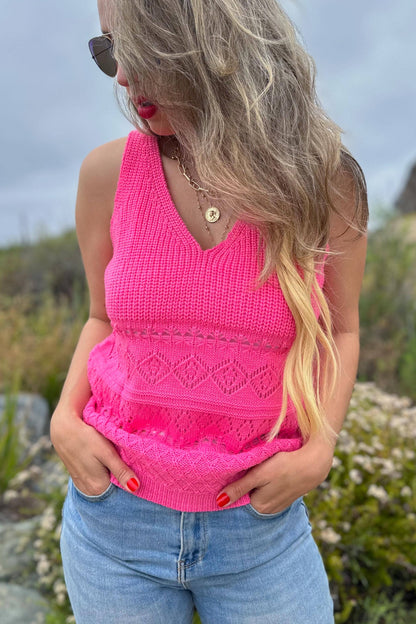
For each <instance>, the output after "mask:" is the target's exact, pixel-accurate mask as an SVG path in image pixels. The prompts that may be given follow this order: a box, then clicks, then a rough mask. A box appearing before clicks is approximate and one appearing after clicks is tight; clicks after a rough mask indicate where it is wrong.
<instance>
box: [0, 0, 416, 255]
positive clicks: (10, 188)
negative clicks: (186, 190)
mask: <svg viewBox="0 0 416 624" xmlns="http://www.w3.org/2000/svg"><path fill="white" fill-rule="evenodd" d="M3 4H4V6H2V26H3V28H2V49H3V54H4V57H5V60H4V63H3V65H2V78H3V85H5V89H4V90H3V91H5V93H4V94H3V97H2V99H1V101H0V106H1V111H0V113H1V119H2V131H1V132H2V153H1V156H0V158H1V162H0V244H4V242H5V241H6V239H7V240H11V239H13V238H19V237H20V236H21V233H20V230H19V227H20V229H21V226H19V219H18V218H17V216H16V215H18V214H23V215H26V216H24V217H22V218H21V220H23V221H24V220H25V219H26V222H27V223H30V224H32V222H33V223H35V222H38V221H39V220H42V219H43V218H44V216H45V215H46V214H47V215H48V219H47V223H48V224H52V223H55V222H56V224H57V226H58V224H61V223H63V221H65V219H66V218H67V215H71V216H70V217H68V221H67V223H68V225H69V224H71V223H73V221H72V215H73V210H74V204H75V186H76V179H77V176H78V171H79V167H80V164H81V161H82V159H83V158H84V156H85V155H86V154H87V153H88V152H89V151H90V150H91V149H93V148H94V147H95V146H96V145H99V144H100V143H104V142H106V141H108V140H111V139H113V138H116V137H117V136H122V135H124V134H126V133H127V132H128V131H129V130H130V129H131V127H130V125H129V124H128V122H127V121H125V120H124V118H123V117H122V115H121V113H120V112H119V110H118V107H117V105H116V103H115V99H114V97H113V87H112V81H111V79H109V78H107V77H106V76H104V75H103V74H101V73H100V72H99V71H98V70H97V68H96V67H95V65H94V62H93V61H92V59H91V58H90V57H89V52H88V48H87V41H88V39H89V38H90V37H91V36H93V35H94V34H96V33H98V32H99V30H100V28H99V22H98V17H97V15H96V8H95V2H85V0H71V2H57V1H56V0H42V1H41V2H33V0H20V1H19V2H13V1H12V0H6V1H5V3H3ZM282 4H283V6H284V7H285V8H286V9H287V10H288V12H289V14H290V15H291V16H292V17H293V19H294V20H295V22H296V23H297V25H298V26H299V28H300V30H301V32H302V34H303V40H304V42H305V45H306V47H307V49H308V51H309V52H310V53H311V54H312V56H313V57H314V58H315V61H316V65H317V69H318V79H317V86H318V93H319V96H320V99H321V100H322V102H323V104H324V106H325V107H326V108H327V110H328V112H329V114H330V115H331V116H332V117H333V119H334V120H335V121H336V122H337V123H338V124H339V125H340V126H341V127H343V128H344V129H345V131H346V134H345V142H346V144H347V146H348V147H349V148H350V149H351V150H352V151H353V153H354V155H355V156H356V157H357V159H358V160H359V162H360V163H361V164H362V166H363V168H364V170H365V172H366V174H367V179H368V185H369V191H370V199H371V200H372V201H373V199H374V201H376V200H377V201H379V198H380V197H382V198H384V201H385V202H392V201H393V199H394V198H395V197H396V196H397V194H398V192H399V190H400V187H401V185H402V184H403V181H404V177H405V174H406V173H407V170H408V169H409V167H410V165H411V163H412V161H414V160H416V144H415V143H416V142H415V139H414V137H415V136H416V128H415V125H416V124H415V116H414V110H413V109H414V102H415V101H416V81H415V80H413V76H414V67H413V65H414V59H415V58H416V39H415V38H414V32H413V30H414V24H415V13H416V11H415V6H414V0H402V1H401V2H400V3H392V2H390V1H389V0H377V2H362V0H350V1H349V2H334V1H333V0H314V2H310V1H309V0H308V1H307V0H297V1H296V2H293V1H291V0H284V1H283V2H282ZM16 223H17V225H16ZM65 223H66V221H65ZM27 227H28V228H32V225H28V226H27ZM33 227H35V226H33ZM49 227H51V226H50V225H49Z"/></svg>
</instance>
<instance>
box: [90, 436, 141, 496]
mask: <svg viewBox="0 0 416 624" xmlns="http://www.w3.org/2000/svg"><path fill="white" fill-rule="evenodd" d="M99 459H100V461H101V462H102V463H103V464H104V465H105V466H106V467H107V468H108V469H109V471H110V472H111V473H112V474H113V475H114V476H115V478H116V479H117V481H118V482H119V483H120V485H121V486H122V487H123V488H124V489H126V490H127V491H128V492H136V491H137V490H138V489H139V487H140V480H139V479H138V477H137V475H136V474H135V473H134V472H133V470H132V469H131V468H130V467H129V466H127V464H125V463H124V462H123V460H122V459H121V457H120V455H119V454H118V453H117V451H116V450H115V448H114V447H113V446H112V445H111V446H110V447H109V448H108V449H107V450H106V452H105V454H104V455H103V456H102V457H100V458H99Z"/></svg>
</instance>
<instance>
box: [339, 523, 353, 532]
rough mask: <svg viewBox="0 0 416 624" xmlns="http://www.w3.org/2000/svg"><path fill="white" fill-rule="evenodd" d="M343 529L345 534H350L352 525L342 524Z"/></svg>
mask: <svg viewBox="0 0 416 624" xmlns="http://www.w3.org/2000/svg"><path fill="white" fill-rule="evenodd" d="M341 528H342V530H343V531H344V532H345V533H348V531H350V530H351V523H350V522H342V524H341Z"/></svg>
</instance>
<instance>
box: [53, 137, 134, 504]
mask: <svg viewBox="0 0 416 624" xmlns="http://www.w3.org/2000/svg"><path fill="white" fill-rule="evenodd" d="M124 144H125V139H119V140H117V141H113V142H111V143H107V144H106V145H103V146H101V147H99V148H97V149H96V150H94V151H93V152H91V153H90V154H89V155H88V156H87V157H86V159H85V160H84V162H83V164H82V167H81V171H80V176H79V186H78V194H77V204H76V227H77V236H78V242H79V246H80V250H81V255H82V259H83V263H84V268H85V273H86V277H87V282H88V288H89V293H90V314H89V319H88V321H87V322H86V324H85V325H84V328H83V330H82V332H81V335H80V338H79V341H78V344H77V347H76V349H75V352H74V355H73V358H72V362H71V365H70V367H69V370H68V374H67V378H66V381H65V384H64V387H63V389H62V394H61V397H60V400H59V403H58V405H57V408H56V410H55V412H54V413H53V415H52V419H51V429H50V431H51V440H52V443H53V445H54V447H55V449H56V451H57V453H58V455H59V456H60V457H61V459H62V461H63V462H64V464H65V466H66V467H67V469H68V471H69V473H70V474H71V477H72V479H73V481H74V483H75V485H76V486H77V487H78V488H79V489H80V490H82V491H83V492H85V493H86V494H92V495H95V494H99V493H101V492H102V491H104V490H105V489H106V487H107V486H108V484H109V471H111V472H113V474H115V476H116V477H117V479H118V480H119V482H120V483H121V484H122V485H124V486H126V485H127V482H128V481H129V480H130V479H131V478H132V477H135V475H134V474H133V473H132V471H131V470H130V469H129V468H128V467H127V466H126V465H125V464H124V463H123V462H122V461H121V459H120V457H119V456H118V454H117V452H116V450H115V448H114V447H113V445H112V444H111V443H110V442H109V441H108V440H106V439H105V438H104V437H103V436H101V435H100V434H99V433H98V432H97V431H95V429H93V428H92V427H90V426H88V425H86V424H85V423H84V422H83V421H82V418H81V417H82V411H83V409H84V407H85V405H86V403H87V402H88V399H89V398H90V396H91V389H90V385H89V382H88V377H87V362H88V357H89V354H90V352H91V349H92V348H93V347H94V346H95V345H96V344H98V343H99V342H101V341H102V340H104V339H105V338H106V337H107V336H108V335H109V334H110V333H111V325H110V322H109V319H108V316H107V312H106V309H105V293H104V271H105V268H106V266H107V264H108V262H109V261H110V259H111V257H112V253H113V250H112V244H111V238H110V220H111V215H112V210H113V204H114V195H115V191H116V188H117V181H118V174H119V169H120V163H121V158H122V154H123V149H124Z"/></svg>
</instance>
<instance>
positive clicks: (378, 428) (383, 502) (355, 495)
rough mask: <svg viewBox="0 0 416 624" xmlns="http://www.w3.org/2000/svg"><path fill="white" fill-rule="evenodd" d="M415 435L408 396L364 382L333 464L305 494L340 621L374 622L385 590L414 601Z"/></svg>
mask: <svg viewBox="0 0 416 624" xmlns="http://www.w3.org/2000/svg"><path fill="white" fill-rule="evenodd" d="M415 438H416V408H415V407H411V401H410V400H409V399H406V398H399V397H397V396H394V395H393V396H392V395H388V394H385V393H384V392H382V391H381V390H379V389H377V388H376V387H375V386H374V385H373V384H357V387H356V389H355V392H354V395H353V398H352V400H351V405H350V409H349V413H348V417H347V419H346V422H345V425H344V428H343V430H342V431H341V433H340V436H339V440H338V444H337V448H336V452H335V457H334V463H333V469H332V470H331V472H330V474H329V476H328V479H327V480H326V481H325V482H324V483H323V484H322V485H321V486H320V487H319V488H317V489H316V490H314V491H313V492H311V493H310V494H308V496H307V497H306V498H305V501H306V503H307V504H308V506H309V508H310V515H311V522H312V525H313V527H314V535H315V539H316V541H317V543H318V546H319V547H320V550H321V553H322V555H323V558H324V561H325V565H326V569H327V572H328V575H329V578H330V582H331V588H332V592H333V595H334V598H335V604H336V609H337V619H336V621H337V624H342V623H344V622H348V623H349V624H355V623H357V624H358V623H360V624H361V623H363V622H368V621H369V620H368V613H367V616H366V617H364V615H365V613H366V609H367V610H368V608H369V605H371V604H373V605H375V604H378V603H379V599H380V594H382V593H383V592H384V594H385V596H387V597H388V598H389V599H390V600H392V599H393V597H394V596H396V595H398V594H400V593H402V594H403V601H404V603H405V604H407V605H408V604H413V606H414V605H415V602H416V542H415V539H414V535H415V534H416V476H415V470H414V462H415V450H414V440H415ZM366 618H367V619H366ZM380 622H383V620H380Z"/></svg>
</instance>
